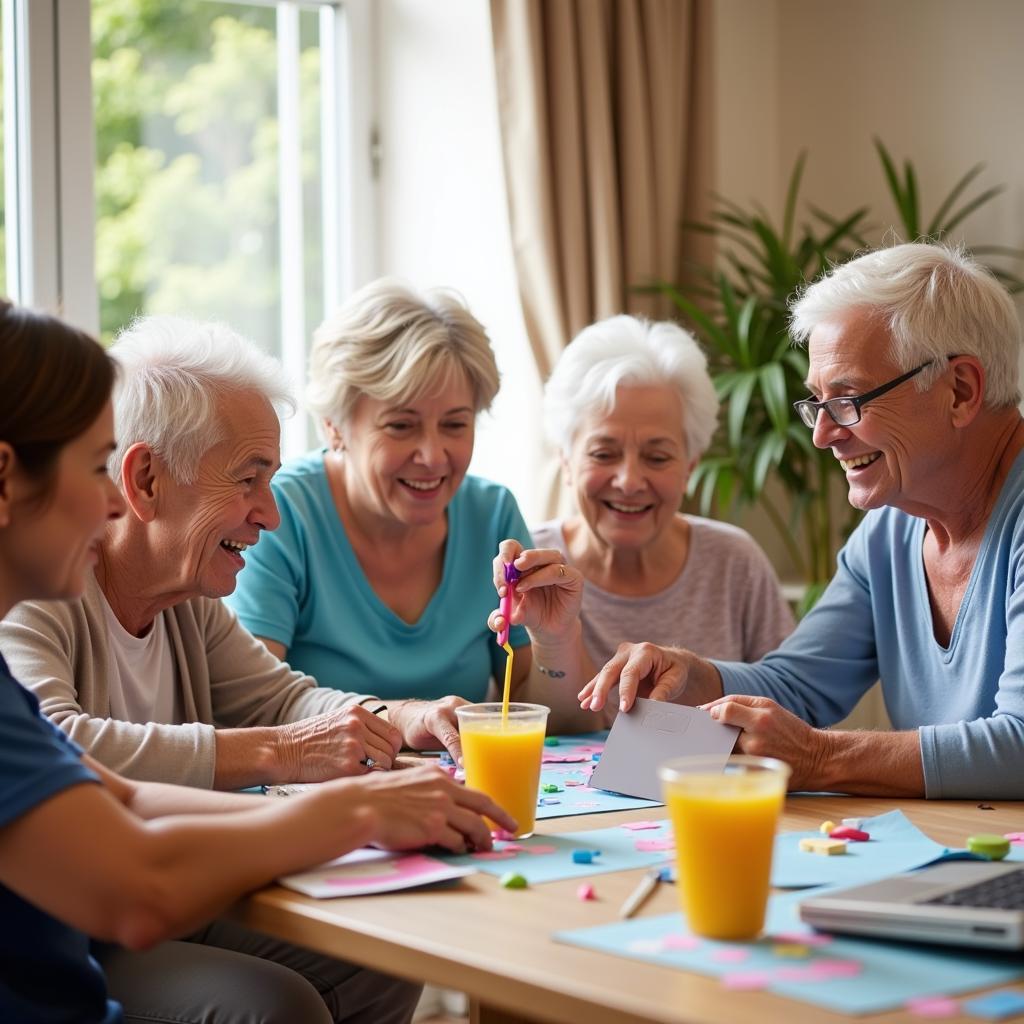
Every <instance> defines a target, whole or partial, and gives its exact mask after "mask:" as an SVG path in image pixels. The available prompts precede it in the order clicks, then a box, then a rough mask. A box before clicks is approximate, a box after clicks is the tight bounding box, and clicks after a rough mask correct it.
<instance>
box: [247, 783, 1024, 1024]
mask: <svg viewBox="0 0 1024 1024" xmlns="http://www.w3.org/2000/svg"><path fill="white" fill-rule="evenodd" d="M983 806H987V805H983ZM895 808H900V809H902V810H903V811H904V812H905V813H906V815H907V816H908V817H909V818H910V820H911V821H913V822H914V823H915V824H916V825H917V826H918V827H919V828H921V829H922V831H924V832H925V833H927V834H928V835H929V836H931V837H932V838H933V839H935V840H937V841H938V842H940V843H943V844H945V845H948V846H963V845H964V843H965V840H966V837H967V836H968V835H971V834H972V833H975V832H997V833H1005V832H1016V831H1024V803H1004V802H997V803H996V804H995V806H994V808H993V809H991V810H984V809H982V807H980V806H979V805H978V804H977V803H976V802H973V801H972V802H953V801H948V802H947V801H942V802H938V801H931V802H929V801H924V800H902V801H896V800H880V799H868V798H860V797H834V796H833V797H821V796H800V797H793V798H790V799H789V800H788V801H787V803H786V808H785V814H784V818H783V823H782V829H783V830H786V831H794V830H806V829H814V828H817V827H818V825H819V824H820V823H821V822H822V821H825V820H828V819H831V820H833V821H839V820H840V819H841V818H850V817H865V818H866V817H870V816H872V815H875V814H881V813H883V812H885V811H889V810H893V809H895ZM663 816H664V814H663V811H662V809H661V808H654V809H647V810H643V811H627V812H620V813H615V814H599V815H587V816H576V817H569V818H555V819H548V820H547V821H542V822H539V823H538V826H539V827H538V832H539V833H541V834H555V833H558V832H578V831H582V830H584V829H593V828H608V827H610V826H613V825H616V824H621V823H622V822H626V821H633V820H640V819H645V818H646V819H650V818H660V817H663ZM642 873H643V871H642V869H636V870H633V871H622V872H611V873H608V874H602V875H596V876H593V877H592V878H590V879H589V880H590V881H591V882H592V883H593V885H594V888H595V891H596V893H597V897H598V899H597V900H596V901H594V902H586V903H584V902H581V901H580V900H578V899H577V898H576V889H577V888H578V886H579V884H580V882H579V880H578V879H574V880H567V881H562V882H548V883H545V884H543V885H537V886H534V887H532V888H529V889H525V890H506V889H502V888H501V887H500V886H499V885H498V880H497V879H496V878H495V877H493V876H492V875H487V874H483V873H478V874H475V875H472V876H470V877H468V878H466V879H463V880H462V884H460V885H459V886H458V887H457V888H450V889H441V890H429V889H428V890H422V891H406V892H402V893H393V894H388V895H378V896H364V897H347V898H345V899H336V900H314V899H309V898H307V897H305V896H300V895H299V894H297V893H294V892H291V891H290V890H287V889H283V888H280V887H277V886H273V887H269V888H267V889H263V890H261V891H260V892H257V893H255V894H253V895H252V896H250V897H248V898H247V899H246V900H244V901H243V902H242V903H240V904H239V905H238V906H237V907H236V908H235V910H234V911H233V914H234V916H235V917H236V918H237V919H238V920H241V921H243V922H245V923H246V924H248V925H249V926H251V927H253V928H257V929H259V930H261V931H264V932H267V933H270V934H272V935H276V936H279V937H280V938H283V939H287V940H289V941H292V942H295V943H298V944H300V945H303V946H307V947H309V948H312V949H316V950H319V951H321V952H324V953H328V954H330V955H333V956H337V957H340V958H342V959H345V960H351V961H354V962H356V963H360V964H364V965H366V966H369V967H374V968H378V969H382V970H386V971H389V972H391V973H393V974H398V975H402V976H404V977H407V978H413V979H417V980H420V981H425V982H429V983H431V984H434V985H440V986H443V987H445V988H453V989H458V990H460V991H463V992H467V993H468V994H469V996H470V999H471V1000H472V1001H473V1019H474V1024H509V1022H513V1021H550V1022H556V1024H634V1022H641V1021H656V1022H664V1024H735V1022H736V1021H738V1020H756V1021H758V1024H803V1022H806V1021H826V1022H827V1021H837V1022H838V1021H840V1020H844V1019H845V1020H849V1018H843V1017H841V1016H840V1015H838V1014H834V1013H831V1012H829V1011H827V1010H823V1009H819V1008H817V1007H813V1006H810V1005H809V1004H807V1003H802V1002H796V1001H792V1000H789V999H786V998H783V997H781V996H777V995H773V994H771V993H768V992H744V993H731V992H728V991H726V990H725V989H723V988H722V987H721V985H720V983H719V981H718V980H717V979H715V978H710V977H707V976H705V975H700V974H690V973H687V972H686V971H680V970H674V969H669V968H665V967H659V966H656V965H654V964H645V963H640V962H637V961H632V960H627V959H625V958H624V957H617V956H608V955H605V954H603V953H597V952H592V951H589V950H585V949H580V948H577V947H574V946H565V945H561V944H558V943H555V942H553V941H552V940H551V938H550V935H551V933H552V932H553V931H556V930H559V929H565V928H581V927H585V926H588V925H596V924H605V923H608V922H610V921H614V920H616V919H617V914H618V908H619V906H620V905H621V903H622V901H623V900H624V899H625V898H626V896H627V895H628V894H629V893H630V892H631V891H632V890H633V888H634V886H635V885H636V883H637V880H638V879H639V877H640V875H641V874H642ZM675 909H676V893H675V887H674V886H661V887H659V889H658V890H657V891H656V892H655V894H654V896H653V897H652V898H651V899H650V900H649V901H648V902H647V903H646V904H645V906H644V907H643V909H642V910H641V911H640V913H641V914H642V915H656V914H664V913H668V912H670V911H673V910H675ZM870 1019H871V1021H872V1022H874V1021H885V1022H890V1021H907V1022H910V1021H914V1020H916V1019H917V1018H913V1017H910V1016H909V1015H908V1014H906V1013H903V1012H892V1013H885V1014H877V1015H874V1016H872V1017H871V1018H870ZM965 1019H966V1018H965Z"/></svg>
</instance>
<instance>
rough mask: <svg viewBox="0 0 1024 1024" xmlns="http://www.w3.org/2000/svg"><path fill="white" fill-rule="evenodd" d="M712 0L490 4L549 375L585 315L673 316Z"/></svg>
mask: <svg viewBox="0 0 1024 1024" xmlns="http://www.w3.org/2000/svg"><path fill="white" fill-rule="evenodd" d="M705 2H706V0H491V24H492V34H493V40H494V51H495V68H496V73H497V86H498V103H499V118H500V123H501V133H502V146H503V155H504V166H505V179H506V189H507V194H508V206H509V218H510V223H511V229H512V232H511V233H512V244H513V249H514V254H515V265H516V273H517V276H518V283H519V292H520V298H521V302H522V307H523V313H524V317H525V322H526V328H527V332H528V334H529V338H530V344H531V346H532V349H533V353H534V356H535V358H536V361H537V365H538V369H539V371H540V374H541V377H542V379H546V378H547V376H548V374H549V373H550V371H551V367H552V366H553V365H554V362H555V360H556V359H557V358H558V354H559V352H560V351H561V350H562V348H563V347H564V346H565V345H566V344H567V343H568V342H569V341H570V339H571V338H572V337H573V335H575V334H576V333H577V332H578V331H580V330H581V329H582V328H583V327H585V326H587V324H590V323H592V322H593V321H595V320H598V319H601V318H603V317H606V316H612V315H614V314H616V313H621V312H631V313H637V314H646V315H648V316H667V315H669V314H670V310H669V309H668V308H666V307H665V305H664V304H663V303H662V302H660V301H659V300H658V299H657V298H656V297H653V296H645V295H641V294H638V293H637V292H635V291H634V290H633V288H634V286H636V285H642V284H645V283H649V282H651V281H653V280H671V281H676V280H679V278H680V274H681V273H682V269H683V266H682V260H683V258H684V256H685V255H686V254H685V253H684V251H683V249H682V248H681V233H680V226H681V223H682V221H683V220H684V218H687V217H691V216H693V215H694V211H693V210H692V209H691V207H692V206H693V204H694V203H695V201H697V197H698V196H699V195H700V194H701V193H702V192H703V189H702V188H700V189H699V188H698V185H699V184H702V183H703V182H706V180H707V179H708V177H709V172H708V170H707V167H708V166H709V163H710V160H709V157H710V153H709V150H710V147H709V146H707V145H703V144H702V141H703V139H702V136H703V134H704V130H705V126H706V119H704V118H702V117H701V107H702V100H701V95H702V92H703V85H702V83H703V81H704V80H705V76H704V72H703V68H704V61H703V56H702V55H703V54H704V53H706V52H707V49H708V48H707V46H706V45H705V41H704V38H703V34H704V31H705V28H704V27H705V26H706V21H707V19H706V11H705V10H704V7H703V5H704V3H705Z"/></svg>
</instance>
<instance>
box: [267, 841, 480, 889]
mask: <svg viewBox="0 0 1024 1024" xmlns="http://www.w3.org/2000/svg"><path fill="white" fill-rule="evenodd" d="M472 873H473V869H472V868H471V867H459V866H457V865H454V864H446V863H444V862H443V861H440V860H436V859H435V858H433V857H427V856H425V855H424V854H422V853H390V852H388V851H387V850H371V849H363V850H353V851H352V853H347V854H345V856H344V857H338V858H337V859H336V860H332V861H328V862H327V863H326V864H321V865H320V867H317V868H312V869H311V870H310V871H302V872H300V873H299V874H295V875H285V876H284V877H283V878H279V879H278V881H279V882H280V883H281V884H282V885H284V886H287V887H288V888H289V889H295V890H296V891H297V892H301V893H304V894H305V895H306V896H313V897H314V898H315V899H321V900H322V899H333V898H334V897H336V896H368V895H370V894H371V893H375V892H394V891H396V890H397V889H412V888H415V887H416V886H419V885H432V884H433V883H434V882H447V881H449V880H450V879H453V878H462V877H463V876H464V875H471V874H472Z"/></svg>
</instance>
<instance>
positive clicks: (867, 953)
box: [553, 892, 1024, 1020]
mask: <svg viewBox="0 0 1024 1024" xmlns="http://www.w3.org/2000/svg"><path fill="white" fill-rule="evenodd" d="M804 896H805V894H804V893H799V892H792V893H784V894H782V895H778V896H772V897H771V898H770V899H769V903H768V920H767V922H766V929H765V933H766V935H765V937H764V938H762V939H761V940H760V941H758V942H749V943H740V942H714V941H711V940H707V939H705V940H701V941H700V943H699V945H698V946H697V947H696V948H694V949H689V950H688V949H668V950H660V949H657V948H656V947H657V946H658V944H659V941H660V940H662V939H664V938H665V937H666V936H668V935H680V934H688V930H687V927H686V920H685V918H684V917H683V915H682V914H678V913H677V914H663V915H659V916H657V917H646V918H645V917H636V918H632V919H630V920H628V921H617V922H614V923H612V924H605V925H597V926H596V927H592V928H577V929H574V930H572V931H563V932H556V933H555V934H554V936H553V938H554V939H555V941H557V942H564V943H566V944H568V945H573V946H582V947H584V948H586V949H592V950H598V951H600V952H603V953H610V954H612V955H615V956H623V957H626V958H628V959H632V960H643V961H646V962H647V963H654V964H659V965H660V966H663V967H673V968H676V969H679V970H686V971H694V972H696V973H698V974H710V975H713V976H717V977H722V976H724V975H727V974H734V973H736V974H746V973H748V972H755V971H769V972H770V971H775V970H780V969H789V968H793V967H795V966H799V965H807V964H812V963H813V962H814V961H816V960H818V961H820V960H823V959H831V960H836V959H838V960H855V961H857V962H858V963H860V964H861V966H862V970H861V972H860V973H859V974H857V975H856V976H854V977H850V978H837V977H833V978H829V979H828V980H826V981H809V980H803V981H796V980H771V981H769V982H768V984H766V986H765V988H766V990H767V991H770V992H774V993H776V994H778V995H782V996H787V997H789V998H791V999H799V1000H801V1001H803V1002H806V1003H812V1004H814V1005H815V1006H822V1007H825V1008H827V1009H830V1010H835V1011H837V1012H839V1013H845V1014H858V1013H878V1012H881V1011H883V1010H892V1009H897V1008H900V1007H902V1006H903V1005H904V1004H905V1003H906V1002H907V1000H908V999H915V998H919V997H922V996H937V995H955V994H959V993H962V992H970V991H973V990H974V989H978V988H984V987H986V986H992V985H1004V984H1007V983H1009V982H1012V981H1015V980H1017V979H1018V978H1020V977H1022V976H1024V965H1022V964H1021V963H1020V962H1019V961H1018V960H1014V959H1013V958H1012V957H1011V956H1007V955H1000V954H996V953H993V952H992V951H990V950H986V951H979V952H977V953H970V952H967V951H965V950H962V949H955V950H954V949H943V948H942V947H939V946H935V947H926V946H921V945H910V944H903V943H895V942H877V941H871V940H865V939H850V938H845V937H843V938H840V937H835V938H832V939H831V940H830V941H829V942H828V944H827V945H824V946H812V947H811V948H810V950H809V953H808V957H807V958H805V959H803V960H800V961H794V960H792V959H788V958H783V957H780V956H777V955H776V954H775V953H773V952H772V947H773V945H774V944H775V941H776V940H773V939H772V935H773V934H774V935H784V936H785V939H786V942H787V943H792V942H795V941H798V939H797V936H798V935H800V934H807V935H808V936H812V935H814V934H815V933H814V931H813V929H811V928H810V927H809V926H808V925H805V924H804V923H803V922H802V921H800V919H799V918H798V917H797V904H798V903H799V901H800V900H801V899H803V898H804ZM737 948H740V949H744V950H746V951H747V952H748V956H747V958H746V959H745V960H744V961H743V962H742V963H734V962H726V963H722V962H718V961H716V960H715V959H714V955H715V953H716V952H718V951H720V950H722V949H737ZM730 998H732V999H734V1000H740V999H742V998H743V996H742V994H740V993H733V994H732V995H731V996H730ZM738 1005H739V1004H737V1006H738ZM735 1017H736V1019H738V1020H739V1019H743V1015H742V1013H740V1012H739V1010H737V1012H736V1014H735Z"/></svg>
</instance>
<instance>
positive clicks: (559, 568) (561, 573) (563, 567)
mask: <svg viewBox="0 0 1024 1024" xmlns="http://www.w3.org/2000/svg"><path fill="white" fill-rule="evenodd" d="M558 575H559V576H564V575H565V566H564V565H560V566H559V567H558Z"/></svg>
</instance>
